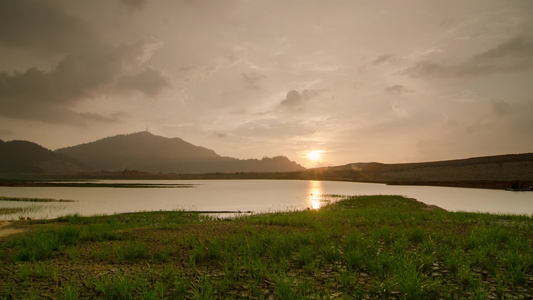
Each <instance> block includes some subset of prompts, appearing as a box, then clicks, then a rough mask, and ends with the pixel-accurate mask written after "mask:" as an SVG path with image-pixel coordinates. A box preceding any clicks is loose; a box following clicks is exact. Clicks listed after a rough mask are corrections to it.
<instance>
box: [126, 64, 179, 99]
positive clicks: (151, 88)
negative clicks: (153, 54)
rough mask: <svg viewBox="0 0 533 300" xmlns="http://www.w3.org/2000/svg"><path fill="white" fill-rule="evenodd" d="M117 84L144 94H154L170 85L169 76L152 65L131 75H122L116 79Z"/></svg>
mask: <svg viewBox="0 0 533 300" xmlns="http://www.w3.org/2000/svg"><path fill="white" fill-rule="evenodd" d="M118 86H119V87H121V88H123V89H126V90H132V91H139V92H142V93H144V94H145V95H146V96H156V95H157V94H159V93H160V92H161V91H162V90H163V89H165V88H170V87H172V82H171V80H170V78H168V77H167V76H165V75H164V74H163V73H162V72H161V71H159V70H156V69H154V68H152V67H148V68H146V69H144V70H143V71H142V72H140V73H137V74H132V75H124V76H122V77H121V78H120V79H119V80H118Z"/></svg>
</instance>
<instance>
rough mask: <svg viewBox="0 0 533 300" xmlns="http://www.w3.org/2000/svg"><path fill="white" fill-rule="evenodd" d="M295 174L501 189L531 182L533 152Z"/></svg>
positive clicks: (374, 164) (315, 170) (358, 164)
mask: <svg viewBox="0 0 533 300" xmlns="http://www.w3.org/2000/svg"><path fill="white" fill-rule="evenodd" d="M295 175H296V177H298V178H300V179H323V180H343V181H360V182H381V183H388V184H404V185H409V184H410V185H413V184H421V185H443V186H465V187H493V188H505V187H509V182H512V181H519V182H524V183H526V184H528V183H531V182H532V181H533V153H525V154H507V155H496V156H486V157H475V158H467V159H457V160H447V161H436V162H422V163H403V164H382V163H376V162H372V163H353V164H347V165H343V166H337V167H328V168H317V169H311V170H307V171H304V172H299V173H298V174H295Z"/></svg>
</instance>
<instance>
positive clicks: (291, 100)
mask: <svg viewBox="0 0 533 300" xmlns="http://www.w3.org/2000/svg"><path fill="white" fill-rule="evenodd" d="M280 106H281V107H285V108H289V109H295V108H299V107H300V106H302V95H300V93H298V91H295V90H292V91H289V92H288V93H287V97H286V98H285V99H283V100H282V101H281V103H280Z"/></svg>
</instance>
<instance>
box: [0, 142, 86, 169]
mask: <svg viewBox="0 0 533 300" xmlns="http://www.w3.org/2000/svg"><path fill="white" fill-rule="evenodd" d="M82 171H84V168H83V166H82V164H81V163H80V162H78V161H76V160H74V159H72V158H70V157H67V156H65V155H63V154H58V153H54V152H53V151H51V150H48V149H46V148H44V147H42V146H41V145H38V144H36V143H32V142H28V141H10V142H4V141H1V140H0V174H6V175H9V176H13V175H17V174H37V175H38V174H40V175H51V174H68V173H76V172H82Z"/></svg>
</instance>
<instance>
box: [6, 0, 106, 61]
mask: <svg viewBox="0 0 533 300" xmlns="http://www.w3.org/2000/svg"><path fill="white" fill-rule="evenodd" d="M0 28H2V29H1V30H0V45H5V46H8V47H15V48H23V49H30V50H33V51H35V52H39V53H40V54H42V53H47V54H57V53H60V54H64V53H69V52H71V51H74V50H76V51H77V50H80V49H84V48H87V47H94V46H95V45H100V44H101V42H100V41H99V39H98V38H97V35H96V34H95V33H94V32H93V30H92V29H91V27H90V26H89V25H88V24H87V23H85V22H84V21H82V20H80V19H77V18H74V17H73V16H71V15H69V14H67V13H66V12H64V11H63V10H61V9H59V8H56V7H54V6H52V5H50V4H48V3H47V2H46V1H40V0H16V1H1V2H0Z"/></svg>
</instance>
